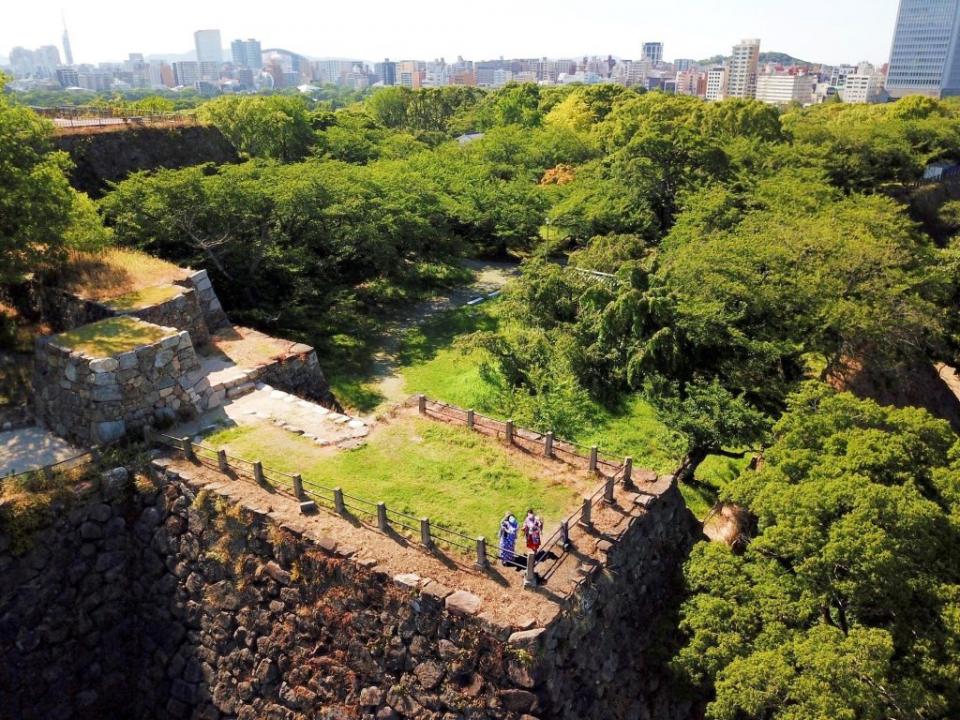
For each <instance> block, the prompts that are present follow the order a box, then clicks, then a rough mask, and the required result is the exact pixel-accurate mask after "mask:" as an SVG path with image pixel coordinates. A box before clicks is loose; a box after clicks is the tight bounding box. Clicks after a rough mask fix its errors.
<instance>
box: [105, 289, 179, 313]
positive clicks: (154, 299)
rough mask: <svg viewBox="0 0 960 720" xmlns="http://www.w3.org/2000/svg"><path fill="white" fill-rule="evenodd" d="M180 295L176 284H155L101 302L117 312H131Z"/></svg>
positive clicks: (159, 303)
mask: <svg viewBox="0 0 960 720" xmlns="http://www.w3.org/2000/svg"><path fill="white" fill-rule="evenodd" d="M180 295H183V288H182V287H179V286H177V285H157V286H155V287H148V288H143V289H142V290H135V291H133V292H130V293H127V294H126V295H121V296H119V297H113V298H109V299H107V300H104V301H103V304H104V305H106V306H107V307H108V308H110V309H111V310H116V311H117V312H132V311H136V310H144V309H145V308H149V307H154V306H155V305H162V304H163V303H165V302H168V301H169V300H173V299H174V298H175V297H179V296H180Z"/></svg>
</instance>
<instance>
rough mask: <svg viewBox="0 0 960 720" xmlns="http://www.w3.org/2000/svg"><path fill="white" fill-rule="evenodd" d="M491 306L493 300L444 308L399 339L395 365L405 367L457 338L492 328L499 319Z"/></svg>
mask: <svg viewBox="0 0 960 720" xmlns="http://www.w3.org/2000/svg"><path fill="white" fill-rule="evenodd" d="M495 307H496V304H495V303H485V304H483V305H477V306H474V307H462V308H459V309H456V310H447V311H445V312H441V313H438V314H437V315H436V316H434V317H432V318H430V319H429V320H427V321H426V322H424V323H423V324H422V325H419V326H417V327H415V328H412V329H410V330H408V331H407V332H406V333H405V334H404V336H403V337H402V338H401V347H400V352H399V354H398V360H399V364H400V365H401V366H408V365H413V364H415V363H421V362H427V361H429V360H432V359H433V358H434V357H436V355H437V352H439V351H440V350H443V349H444V348H448V347H450V345H452V344H453V343H454V341H456V339H457V338H459V337H462V336H464V335H469V334H471V333H475V332H490V331H493V330H496V329H497V327H498V325H499V318H498V317H497V316H496V314H495V310H494V308H495Z"/></svg>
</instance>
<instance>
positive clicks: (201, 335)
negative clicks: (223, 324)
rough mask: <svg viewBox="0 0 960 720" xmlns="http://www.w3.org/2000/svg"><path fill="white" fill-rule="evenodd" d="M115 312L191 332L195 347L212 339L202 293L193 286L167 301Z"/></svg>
mask: <svg viewBox="0 0 960 720" xmlns="http://www.w3.org/2000/svg"><path fill="white" fill-rule="evenodd" d="M115 313H116V314H117V315H131V316H133V317H136V318H140V319H141V320H143V321H145V322H148V323H153V324H154V325H163V326H165V327H175V328H177V330H184V331H186V332H188V333H190V340H191V341H192V342H193V344H194V346H195V347H199V346H201V345H206V344H207V342H209V340H210V330H209V329H208V327H207V321H206V315H205V313H204V312H203V310H202V309H201V303H200V293H199V291H197V290H195V289H193V288H192V287H183V289H182V291H181V292H180V294H179V295H176V296H174V297H173V298H171V299H170V300H167V301H166V302H162V303H158V304H156V305H151V306H149V307H146V308H142V309H140V310H130V311H115Z"/></svg>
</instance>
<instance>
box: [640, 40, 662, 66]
mask: <svg viewBox="0 0 960 720" xmlns="http://www.w3.org/2000/svg"><path fill="white" fill-rule="evenodd" d="M642 57H643V59H644V60H649V61H650V62H652V63H654V64H656V63H661V62H663V43H661V42H646V43H644V44H643V56H642Z"/></svg>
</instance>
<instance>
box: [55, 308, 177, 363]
mask: <svg viewBox="0 0 960 720" xmlns="http://www.w3.org/2000/svg"><path fill="white" fill-rule="evenodd" d="M170 334H171V331H170V330H169V329H167V328H162V327H160V326H159V325H151V324H150V323H145V322H141V321H139V320H135V319H134V318H130V317H115V318H107V319H106V320H101V321H100V322H95V323H90V324H89V325H84V326H83V327H79V328H77V329H76V330H71V331H70V332H65V333H61V334H60V335H56V336H54V337H53V339H52V340H51V342H53V344H54V345H58V346H59V347H63V348H67V349H68V350H76V351H78V352H82V353H83V354H84V355H88V356H90V357H96V358H106V357H111V356H113V355H119V354H120V353H124V352H128V351H130V350H135V349H136V348H138V347H142V346H144V345H153V344H154V343H157V342H160V340H162V339H163V338H165V337H167V336H168V335H170Z"/></svg>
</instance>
